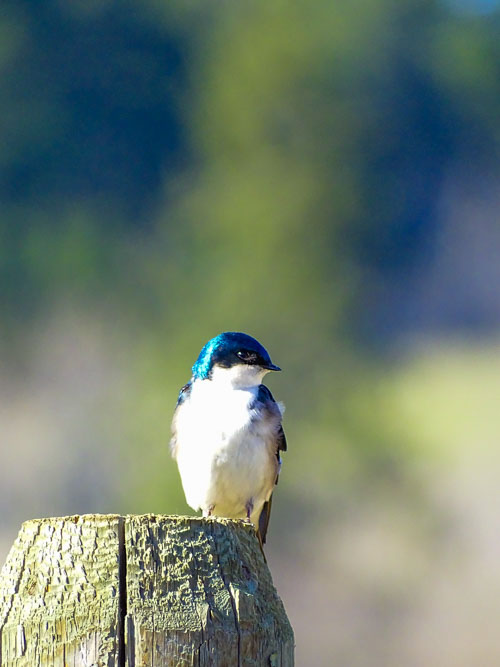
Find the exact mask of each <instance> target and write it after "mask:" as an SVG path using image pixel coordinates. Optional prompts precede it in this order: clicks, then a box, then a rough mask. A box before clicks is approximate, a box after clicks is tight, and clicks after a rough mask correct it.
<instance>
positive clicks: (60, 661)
mask: <svg viewBox="0 0 500 667" xmlns="http://www.w3.org/2000/svg"><path fill="white" fill-rule="evenodd" d="M293 647H294V640H293V632H292V629H291V627H290V624H289V622H288V619H287V617H286V613H285V610H284V608H283V604H282V602H281V600H280V599H279V597H278V595H277V593H276V590H275V588H274V586H273V583H272V580H271V575H270V572H269V569H268V567H267V565H266V563H265V561H264V559H263V556H262V553H261V551H260V548H259V544H258V541H257V539H256V536H255V532H254V529H253V527H251V526H249V525H247V524H245V523H243V522H236V521H230V520H225V519H199V518H188V517H177V516H158V515H144V516H128V517H125V518H124V517H120V516H117V515H86V516H76V517H65V518H59V519H40V520H34V521H28V522H26V523H25V524H23V526H22V528H21V531H20V533H19V537H18V538H17V540H16V542H15V543H14V546H13V547H12V549H11V552H10V554H9V557H8V559H7V562H6V564H5V566H4V568H3V570H2V572H1V574H0V665H1V666H2V667H24V666H30V667H36V666H37V665H47V666H48V665H50V666H54V667H59V666H62V667H80V666H82V667H83V666H86V667H101V666H106V667H122V666H123V667H125V665H127V666H128V667H136V666H137V667H139V666H141V667H149V666H151V667H153V666H154V667H167V666H173V665H176V666H179V667H182V666H184V665H197V666H200V667H201V666H209V665H213V666H215V667H226V666H227V667H229V666H231V667H235V666H237V667H250V665H252V666H257V665H262V666H264V665H266V666H270V667H289V666H291V665H293Z"/></svg>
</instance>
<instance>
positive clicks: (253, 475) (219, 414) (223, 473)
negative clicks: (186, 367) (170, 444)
mask: <svg viewBox="0 0 500 667" xmlns="http://www.w3.org/2000/svg"><path fill="white" fill-rule="evenodd" d="M256 394H257V387H255V388H250V389H245V390H235V389H233V388H222V389H221V388H219V387H217V386H214V384H213V383H211V382H209V381H203V382H197V383H195V384H194V386H193V389H192V392H191V395H190V397H189V399H188V400H187V401H186V402H185V403H184V404H183V405H182V406H180V409H179V415H178V417H177V423H176V428H177V463H178V466H179V472H180V475H181V479H182V484H183V487H184V492H185V494H186V499H187V502H188V504H189V505H190V506H191V507H192V508H193V509H195V510H198V509H202V510H204V511H207V510H208V509H209V508H212V507H213V514H216V515H219V516H226V517H230V518H239V517H246V515H247V509H246V508H247V504H248V503H253V512H252V517H251V518H252V520H253V521H254V522H255V520H256V519H257V518H258V515H259V514H260V511H261V509H262V505H263V503H264V502H265V501H266V500H267V499H268V498H269V496H270V494H271V492H272V489H273V486H274V481H275V477H276V465H277V459H276V454H275V453H274V452H273V451H272V448H271V447H270V446H269V443H272V441H273V436H274V432H273V431H274V429H275V426H274V425H273V424H271V423H269V422H268V421H258V420H253V421H252V419H251V416H252V415H251V413H250V411H249V405H251V404H252V402H253V401H254V400H255V397H256Z"/></svg>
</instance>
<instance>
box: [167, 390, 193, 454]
mask: <svg viewBox="0 0 500 667" xmlns="http://www.w3.org/2000/svg"><path fill="white" fill-rule="evenodd" d="M190 393H191V382H188V383H187V384H185V385H184V386H183V387H182V389H181V390H180V392H179V396H178V398H177V405H176V406H175V410H174V416H173V417H172V437H171V438H170V453H171V454H172V458H173V459H174V460H175V459H177V416H178V414H179V408H180V407H181V405H182V404H183V403H184V401H185V400H186V398H188V396H189V394H190Z"/></svg>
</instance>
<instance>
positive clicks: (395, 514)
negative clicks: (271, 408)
mask: <svg viewBox="0 0 500 667" xmlns="http://www.w3.org/2000/svg"><path fill="white" fill-rule="evenodd" d="M499 29H500V9H499V4H498V3H497V2H494V1H493V0H490V1H489V2H488V1H487V0H483V1H482V2H478V1H474V0H461V1H458V0H457V1H453V0H448V1H445V0H441V1H438V0H424V1H422V0H397V1H395V0H377V1H375V0H352V1H351V2H348V3H347V2H335V3H334V2H326V1H324V0H318V1H316V2H312V3H311V2H305V0H293V1H290V2H281V1H277V2H273V3H269V2H264V1H261V0H256V1H254V2H251V3H249V2H245V3H237V2H228V1H225V2H217V3H207V2H196V1H193V2H186V1H185V0H184V1H181V0H171V1H170V2H168V3H167V2H161V1H160V0H144V2H141V3H136V2H131V1H129V0H122V2H119V3H118V2H113V1H112V0H47V1H46V2H43V3H40V2H35V1H34V0H3V2H2V6H1V9H0V89H1V91H2V95H1V96H0V196H1V200H2V215H1V218H0V299H1V305H0V318H1V320H0V398H1V400H0V438H1V442H0V446H1V455H2V465H1V467H0V504H1V514H0V557H1V560H2V561H3V559H4V558H5V556H6V554H7V551H8V549H9V547H10V545H11V544H12V542H13V540H14V538H15V535H16V533H17V530H18V528H19V525H20V522H21V521H23V520H25V519H30V518H34V517H38V516H50V515H56V516H57V515H65V514H70V513H85V512H121V513H126V512H130V513H141V512H161V513H174V512H181V513H190V510H189V508H187V506H186V505H185V503H184V499H183V496H182V491H181V486H180V482H179V479H178V474H177V470H176V467H175V465H174V464H173V462H172V461H171V460H170V458H169V455H168V451H167V443H168V440H169V430H170V420H171V415H172V411H173V408H174V405H175V401H176V397H177V392H178V389H179V387H180V386H181V385H183V384H184V383H185V382H186V381H187V380H188V379H189V375H190V371H189V369H190V366H191V364H192V363H193V361H194V360H195V358H196V356H197V353H198V351H199V349H200V348H201V346H202V345H203V344H204V343H205V342H206V341H207V340H208V339H209V338H211V337H212V336H214V335H215V334H217V333H219V332H221V331H224V330H242V331H245V332H247V333H250V334H251V335H253V336H255V337H256V338H258V339H259V340H260V341H261V342H262V343H263V344H264V345H265V346H266V347H267V349H268V350H269V351H270V354H271V356H272V358H273V360H274V361H275V362H276V363H277V364H279V365H280V366H282V367H283V368H284V369H285V370H284V372H283V373H281V374H277V375H276V376H273V377H272V378H270V379H269V385H270V387H271V389H272V391H273V393H274V394H275V396H276V397H277V398H279V399H281V400H283V401H284V402H285V404H286V406H287V412H286V414H285V431H286V433H287V437H288V442H289V451H288V452H287V453H286V457H285V460H284V466H283V471H282V475H281V478H280V485H279V487H278V489H277V492H276V494H275V499H274V502H273V516H272V519H271V527H270V533H269V536H268V537H269V539H268V549H267V553H268V555H269V563H270V567H271V571H272V574H273V577H274V581H275V583H276V585H277V588H278V590H279V592H280V594H281V595H282V597H283V600H284V602H285V606H286V608H287V611H288V614H289V616H290V620H291V622H292V624H293V626H294V629H295V633H296V642H297V664H298V665H319V666H323V665H325V666H329V665H342V666H344V665H348V666H349V667H357V666H370V667H374V666H380V667H382V666H383V667H387V666H389V665H391V666H392V665H394V666H396V665H397V666H399V665H408V666H412V665H415V666H420V665H424V664H425V665H428V666H431V665H432V666H435V667H462V666H463V667H470V665H472V664H481V665H493V664H498V663H499V662H500V641H499V639H498V628H497V625H498V623H497V619H498V617H499V614H500V533H499V531H498V519H499V510H500V502H499V496H500V494H499V491H498V489H499V485H500V465H499V464H500V448H499V441H500V419H499V405H498V404H499V399H500V336H499V333H500V298H499V286H500V261H499V257H500V224H499V215H498V211H499V206H500V188H499V182H500V181H499V172H500V152H499V148H500V40H499V39H498V35H499Z"/></svg>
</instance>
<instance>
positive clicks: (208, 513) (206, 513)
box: [203, 505, 215, 518]
mask: <svg viewBox="0 0 500 667" xmlns="http://www.w3.org/2000/svg"><path fill="white" fill-rule="evenodd" d="M214 509H215V505H209V506H208V507H207V509H204V510H203V517H204V518H206V517H208V516H212V512H213V511H214Z"/></svg>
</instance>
